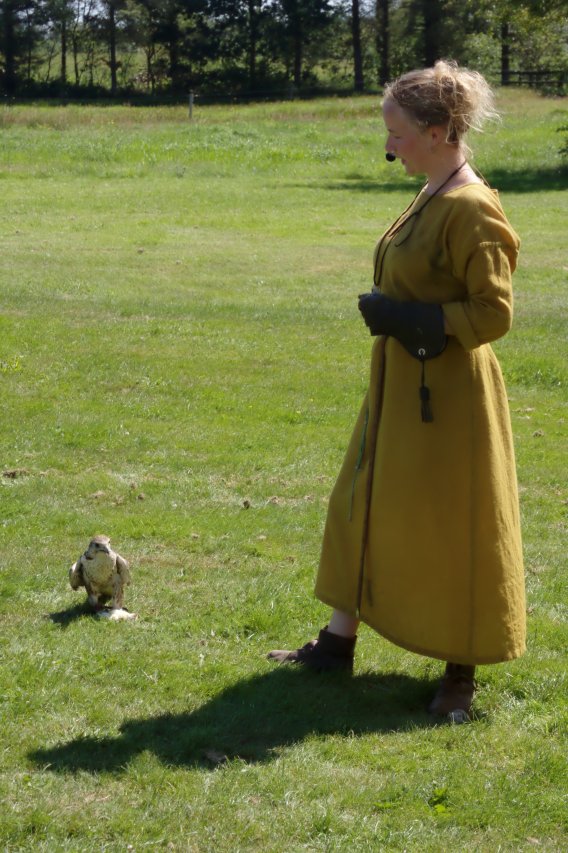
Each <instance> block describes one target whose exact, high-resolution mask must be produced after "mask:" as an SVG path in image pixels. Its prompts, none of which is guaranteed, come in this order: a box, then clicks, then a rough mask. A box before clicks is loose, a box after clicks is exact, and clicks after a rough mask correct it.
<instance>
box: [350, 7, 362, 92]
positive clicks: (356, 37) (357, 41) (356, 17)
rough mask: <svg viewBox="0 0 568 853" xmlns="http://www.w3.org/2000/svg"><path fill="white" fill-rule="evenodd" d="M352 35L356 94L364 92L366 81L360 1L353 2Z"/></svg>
mask: <svg viewBox="0 0 568 853" xmlns="http://www.w3.org/2000/svg"><path fill="white" fill-rule="evenodd" d="M351 34H352V41H353V76H354V85H355V91H356V92H362V91H363V88H364V85H365V81H364V79H363V56H362V52H361V14H360V9H359V0H351Z"/></svg>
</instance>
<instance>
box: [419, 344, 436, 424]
mask: <svg viewBox="0 0 568 853" xmlns="http://www.w3.org/2000/svg"><path fill="white" fill-rule="evenodd" d="M420 360H421V362H422V379H421V385H420V389H419V392H418V393H419V394H420V414H421V416H422V423H424V424H430V423H432V421H433V420H434V416H433V414H432V409H431V408H430V389H429V388H428V387H427V385H426V384H425V382H424V375H425V368H424V359H423V358H422V359H420Z"/></svg>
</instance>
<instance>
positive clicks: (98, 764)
mask: <svg viewBox="0 0 568 853" xmlns="http://www.w3.org/2000/svg"><path fill="white" fill-rule="evenodd" d="M432 691H433V684H432V682H431V680H430V679H428V678H421V679H418V678H410V677H409V676H407V675H398V674H392V673H391V674H385V675H377V674H363V675H357V676H354V677H350V676H348V675H347V674H342V673H334V674H322V675H319V676H318V675H314V674H313V673H310V672H306V671H304V670H301V669H297V668H295V667H282V668H278V669H275V670H272V671H271V672H269V673H267V674H263V675H255V676H253V677H252V678H249V679H245V680H242V681H239V682H237V683H236V684H233V685H232V686H230V687H228V688H227V689H225V690H223V691H222V692H221V693H219V694H218V695H217V696H215V697H214V698H213V699H211V700H210V701H208V702H206V703H205V704H204V705H201V706H199V707H197V708H196V709H195V710H188V711H186V712H183V713H164V714H158V715H156V716H151V717H146V718H134V719H127V720H125V721H124V722H123V723H122V724H121V725H120V728H119V733H118V734H117V735H116V736H112V737H104V738H100V737H90V736H82V737H79V738H76V739H74V740H71V741H69V742H67V743H61V744H57V745H55V746H52V747H49V748H45V749H38V750H35V751H34V752H32V753H30V754H29V758H30V759H31V760H32V761H33V762H34V763H36V764H38V765H40V766H42V767H44V768H45V769H48V768H49V769H50V770H52V771H55V772H71V773H75V772H78V771H87V772H110V773H120V772H122V771H123V770H124V769H125V767H126V766H127V765H128V763H129V762H130V761H132V760H133V759H134V758H135V757H136V756H137V755H139V754H140V753H142V752H145V751H149V752H151V753H154V755H156V756H157V758H158V759H159V760H160V761H161V762H162V763H163V764H165V765H169V766H173V767H184V768H188V769H189V768H202V769H211V767H212V766H214V765H216V764H221V763H224V762H225V761H228V760H234V759H240V760H242V761H246V762H265V761H270V760H271V759H273V758H276V757H277V756H278V754H279V753H280V751H281V750H282V749H283V748H285V747H289V746H291V745H293V744H295V743H298V742H301V741H303V740H304V739H306V738H308V737H316V738H317V737H322V736H329V735H339V736H345V737H353V736H358V735H365V734H369V733H373V732H375V733H380V732H382V733H385V732H396V731H404V730H408V729H411V728H424V729H426V728H431V727H432V726H433V725H434V723H433V721H432V718H431V717H429V715H428V714H427V713H426V711H425V710H424V709H425V706H426V703H427V701H428V698H429V697H430V695H431V693H432Z"/></svg>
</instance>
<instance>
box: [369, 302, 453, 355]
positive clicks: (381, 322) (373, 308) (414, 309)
mask: <svg viewBox="0 0 568 853" xmlns="http://www.w3.org/2000/svg"><path fill="white" fill-rule="evenodd" d="M359 311H360V312H361V314H362V315H363V319H364V320H365V323H366V324H367V326H368V327H369V329H370V331H371V334H372V335H392V337H394V338H396V339H397V340H399V341H400V343H401V344H402V345H403V347H404V348H405V349H406V350H407V351H408V352H409V353H410V355H412V356H414V358H418V359H420V361H425V360H426V359H428V358H435V356H437V355H440V353H441V352H443V351H444V349H445V348H446V343H447V340H448V338H447V335H446V333H445V331H444V312H443V311H442V307H441V305H435V304H431V303H428V302H396V301H395V300H394V299H390V297H388V296H385V294H384V293H381V292H380V291H373V292H372V293H362V294H361V295H360V296H359Z"/></svg>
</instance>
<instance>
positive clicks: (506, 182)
mask: <svg viewBox="0 0 568 853" xmlns="http://www.w3.org/2000/svg"><path fill="white" fill-rule="evenodd" d="M484 177H485V179H486V180H487V182H488V183H489V184H490V186H492V187H494V188H495V189H497V190H499V191H500V192H504V193H536V192H546V191H554V190H566V189H568V165H566V166H564V165H562V166H558V167H557V168H547V169H538V168H535V169H504V168H503V169H488V170H487V171H486V172H484ZM423 184H424V181H419V182H416V181H409V180H408V179H406V180H405V179H404V178H402V179H401V178H398V177H395V176H393V177H391V178H372V177H369V176H365V175H359V174H353V175H346V176H345V178H344V179H343V180H337V181H325V182H319V181H316V182H313V183H309V184H308V185H307V187H306V184H302V185H301V186H302V187H303V188H307V189H314V190H322V189H325V190H348V191H350V192H361V193H373V192H376V193H391V192H404V191H408V192H417V191H418V190H419V189H420V187H421V186H423ZM296 186H299V185H296Z"/></svg>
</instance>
